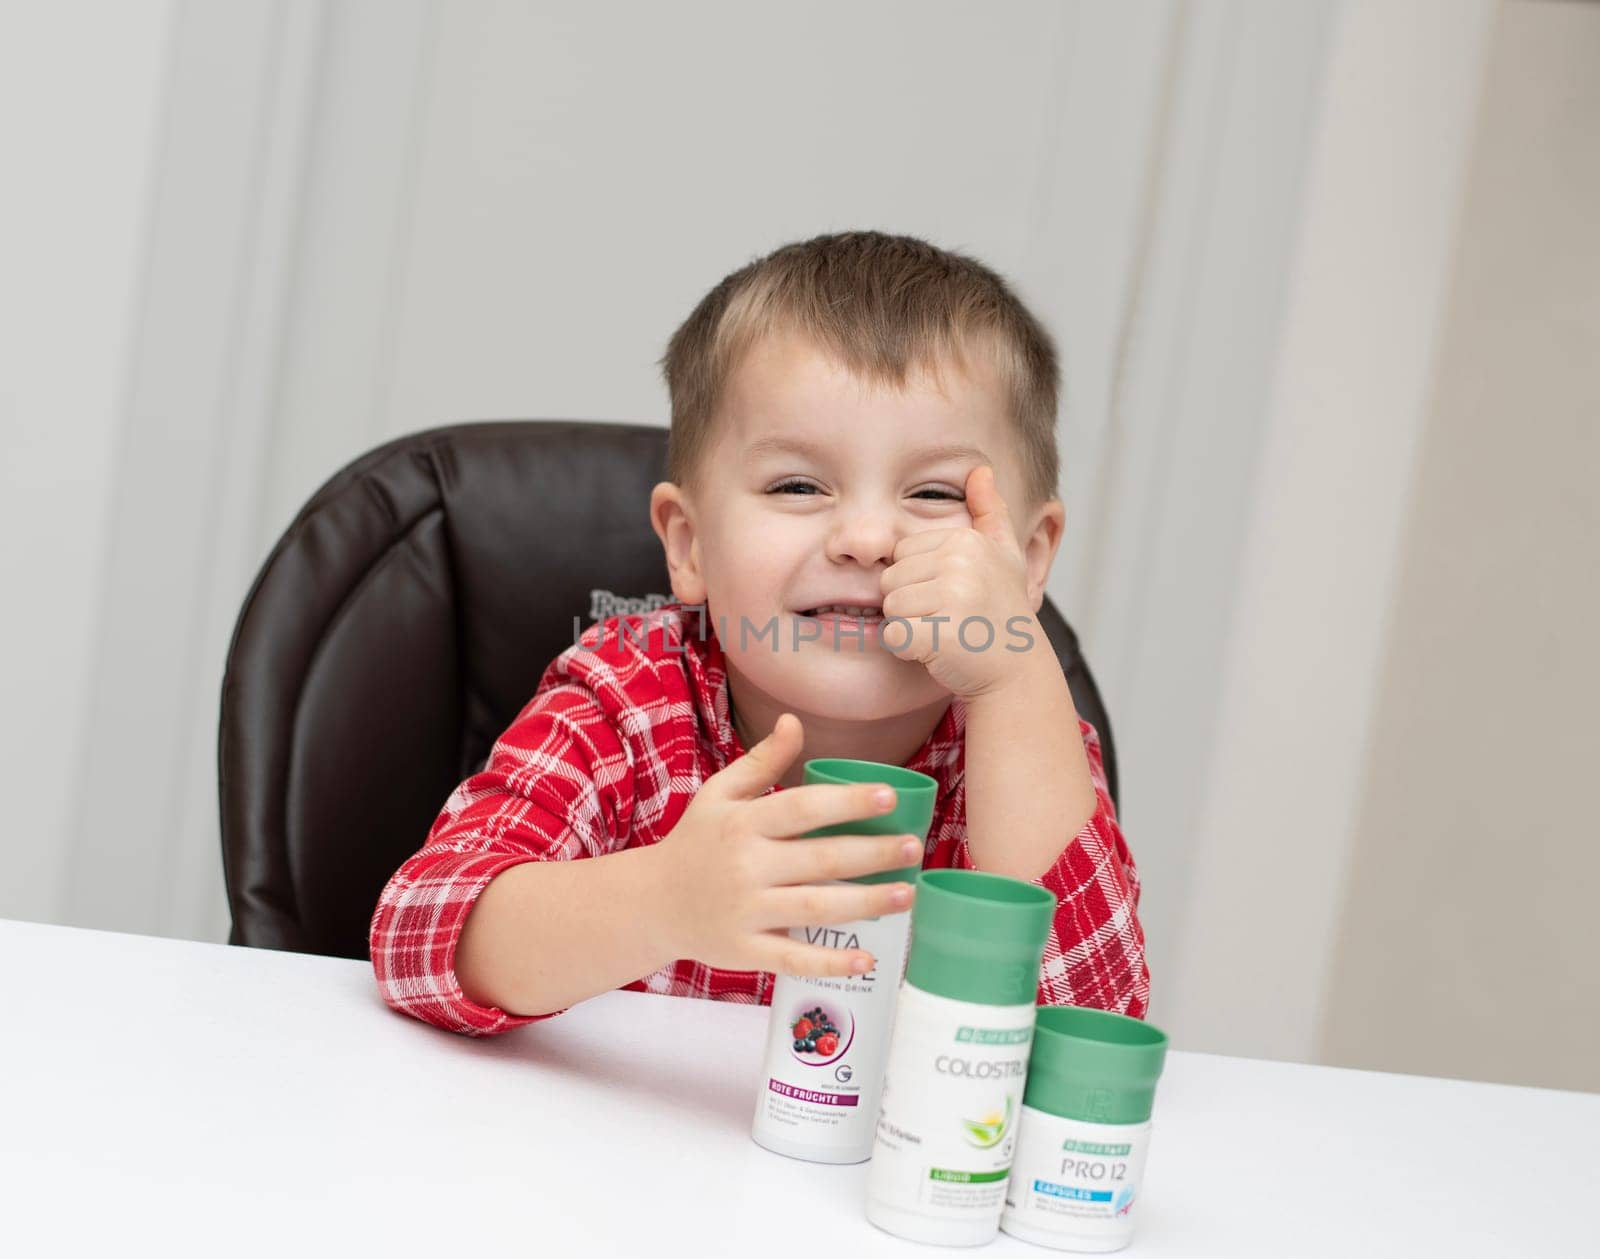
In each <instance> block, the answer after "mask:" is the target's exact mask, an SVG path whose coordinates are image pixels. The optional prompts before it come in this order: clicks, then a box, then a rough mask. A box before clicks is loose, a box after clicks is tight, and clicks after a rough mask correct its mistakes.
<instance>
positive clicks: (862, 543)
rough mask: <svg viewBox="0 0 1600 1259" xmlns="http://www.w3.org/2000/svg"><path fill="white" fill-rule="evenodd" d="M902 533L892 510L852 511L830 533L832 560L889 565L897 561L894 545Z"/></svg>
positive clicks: (842, 562) (869, 565)
mask: <svg viewBox="0 0 1600 1259" xmlns="http://www.w3.org/2000/svg"><path fill="white" fill-rule="evenodd" d="M899 537H900V534H899V531H898V528H897V527H896V524H895V521H894V517H893V514H892V513H888V512H878V511H857V512H851V513H850V514H849V515H848V516H844V517H841V518H840V519H839V520H838V522H837V523H836V524H835V526H834V528H833V531H832V532H831V533H830V534H829V535H828V545H827V548H826V550H827V554H828V558H829V559H830V560H833V561H835V562H837V563H840V564H844V563H848V562H850V561H852V560H853V561H854V562H855V563H857V564H860V565H862V566H863V567H865V568H872V567H875V566H876V565H878V564H884V565H887V564H889V563H891V562H893V560H894V546H895V543H896V542H897V541H898V540H899Z"/></svg>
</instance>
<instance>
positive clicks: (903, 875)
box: [802, 756, 939, 883]
mask: <svg viewBox="0 0 1600 1259" xmlns="http://www.w3.org/2000/svg"><path fill="white" fill-rule="evenodd" d="M812 783H846V784H852V783H887V784H888V785H889V786H891V787H893V788H894V794H895V804H894V808H893V809H891V810H890V811H889V812H888V813H874V814H873V815H872V816H871V817H864V818H860V819H858V820H856V821H853V822H840V823H839V824H837V825H835V826H820V827H818V828H817V829H816V830H814V831H807V832H806V833H805V835H804V836H802V838H804V839H810V838H812V837H813V836H818V835H899V834H907V835H915V836H917V838H919V839H923V840H926V839H927V838H928V827H929V825H930V824H931V823H932V822H933V805H934V801H935V800H936V799H937V798H938V795H939V783H938V781H937V780H936V779H933V778H929V777H928V775H926V774H919V773H918V772H917V771H916V770H914V769H906V768H905V767H904V766H902V765H885V764H882V763H880V762H878V761H853V760H850V759H849V758H848V757H842V756H822V757H817V758H816V759H815V760H810V761H807V762H806V763H805V784H806V786H810V785H811V784H812ZM921 869H922V863H921V862H920V861H919V862H917V863H916V864H915V865H910V866H905V867H903V868H901V869H899V870H880V871H879V872H878V873H876V874H863V875H862V876H861V877H860V878H857V879H851V880H850V882H852V883H902V882H903V883H915V882H916V881H917V873H918V872H919V871H920V870H921Z"/></svg>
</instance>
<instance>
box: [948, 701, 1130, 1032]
mask: <svg viewBox="0 0 1600 1259" xmlns="http://www.w3.org/2000/svg"><path fill="white" fill-rule="evenodd" d="M1078 726H1079V729H1080V730H1081V731H1082V733H1083V745H1084V751H1085V752H1087V753H1088V757H1089V777H1090V779H1091V780H1092V781H1093V783H1094V794H1095V809H1094V813H1093V814H1092V815H1091V816H1090V818H1089V820H1088V821H1087V822H1085V823H1084V824H1083V828H1082V829H1081V830H1080V831H1079V832H1078V833H1077V834H1076V835H1075V836H1073V838H1072V841H1071V842H1070V843H1069V844H1067V846H1066V848H1065V849H1063V850H1062V852H1061V855H1060V856H1059V857H1057V858H1056V860H1055V863H1054V864H1053V865H1051V867H1050V868H1049V869H1048V870H1046V871H1045V872H1044V873H1043V874H1042V875H1040V876H1039V877H1038V878H1036V879H1034V880H1033V882H1034V883H1036V884H1038V885H1039V886H1041V887H1043V888H1045V889H1046V890H1047V891H1049V892H1050V893H1052V894H1053V895H1054V896H1055V898H1056V914H1055V920H1054V922H1053V924H1052V925H1051V930H1050V936H1049V938H1048V939H1047V940H1046V941H1045V946H1044V961H1043V963H1042V964H1041V966H1040V968H1039V1002H1040V1004H1042V1005H1080V1006H1093V1007H1095V1008H1096V1009H1101V1010H1115V1011H1118V1012H1119V1013H1122V1014H1129V1015H1132V1016H1133V1017H1134V1018H1143V1017H1144V1014H1145V1010H1146V1009H1147V1008H1148V1007H1149V1004H1150V969H1149V967H1148V966H1147V965H1146V964H1145V956H1144V928H1143V927H1142V926H1140V925H1139V915H1138V909H1139V872H1138V870H1137V869H1136V868H1135V867H1134V864H1133V853H1132V852H1131V851H1130V850H1129V848H1128V843H1127V840H1126V839H1124V838H1123V835H1122V828H1121V827H1120V826H1119V825H1118V824H1117V811H1116V806H1115V805H1114V804H1113V803H1112V802H1111V793H1110V789H1109V788H1108V787H1107V785H1106V771H1105V760H1104V758H1103V756H1102V755H1101V752H1100V736H1099V734H1097V733H1096V732H1095V729H1094V727H1093V726H1091V725H1090V724H1089V723H1088V722H1087V721H1084V720H1083V719H1082V718H1079V719H1078ZM962 791H963V792H964V791H965V787H964V786H963V788H962ZM964 805H965V801H964V800H963V806H964ZM954 864H955V865H956V866H958V867H959V868H961V869H964V870H974V869H977V866H976V865H975V864H974V863H973V860H972V855H971V853H970V852H969V851H968V850H967V843H966V840H965V838H963V839H962V841H961V843H959V844H958V845H957V846H956V851H955V862H954Z"/></svg>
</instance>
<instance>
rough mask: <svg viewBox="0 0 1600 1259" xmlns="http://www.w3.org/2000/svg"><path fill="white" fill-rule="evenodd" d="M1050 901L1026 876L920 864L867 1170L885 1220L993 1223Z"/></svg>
mask: <svg viewBox="0 0 1600 1259" xmlns="http://www.w3.org/2000/svg"><path fill="white" fill-rule="evenodd" d="M1054 912H1055V897H1053V896H1052V895H1051V894H1050V893H1049V892H1047V891H1046V890H1045V889H1044V888H1042V887H1039V886H1037V885H1034V884H1030V883H1023V882H1021V881H1020V880H1018V879H1008V878H1004V877H1002V876H1000V875H994V874H983V873H979V872H977V871H971V870H925V871H923V874H922V878H921V880H920V881H919V884H918V889H917V902H916V907H915V909H914V910H913V912H912V925H911V934H912V941H911V953H910V959H909V962H908V965H907V970H906V978H905V983H904V984H903V985H902V987H901V993H900V1002H899V1006H898V1009H897V1013H896V1017H895V1026H894V1035H893V1038H892V1040H891V1043H890V1047H889V1064H888V1068H887V1072H886V1075H885V1081H884V1089H883V1100H882V1106H881V1109H880V1113H879V1117H878V1128H877V1134H876V1139H875V1142H874V1145H873V1149H872V1165H871V1167H870V1168H868V1170H867V1219H868V1220H870V1221H871V1222H872V1223H873V1224H875V1225H877V1226H878V1227H879V1228H881V1229H884V1230H885V1231H886V1232H890V1233H894V1234H895V1235H896V1236H899V1237H905V1238H908V1239H910V1240H912V1241H919V1242H932V1243H935V1244H938V1245H946V1246H977V1245H981V1244H983V1243H984V1242H987V1241H991V1240H992V1239H993V1238H994V1236H995V1234H996V1233H997V1232H998V1231H999V1228H1000V1213H1001V1211H1002V1210H1003V1209H1004V1206H1005V1193H1006V1181H1007V1177H1008V1175H1009V1173H1010V1168H1011V1159H1012V1154H1013V1150H1014V1144H1015V1132H1014V1129H1015V1125H1016V1121H1017V1117H1018V1114H1019V1113H1020V1111H1021V1107H1022V1096H1023V1089H1024V1086H1025V1084H1026V1080H1027V1073H1028V1056H1029V1051H1030V1048H1031V1046H1032V1042H1033V1026H1034V1014H1035V1001H1036V999H1037V993H1038V976H1039V962H1040V958H1041V957H1042V955H1043V953H1044V943H1045V938H1046V936H1047V934H1048V933H1049V930H1050V920H1051V917H1052V916H1053V914H1054Z"/></svg>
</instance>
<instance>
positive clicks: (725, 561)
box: [651, 335, 1062, 732]
mask: <svg viewBox="0 0 1600 1259" xmlns="http://www.w3.org/2000/svg"><path fill="white" fill-rule="evenodd" d="M941 383H942V386H943V389H942V392H941V389H940V384H941ZM714 433H715V436H714V438H713V442H712V445H711V448H710V449H709V451H708V452H707V455H706V458H705V460H704V463H703V464H702V467H701V472H700V479H699V484H698V486H697V487H696V489H695V491H694V492H693V494H692V495H691V493H689V492H687V491H685V490H683V489H681V488H680V487H679V486H676V485H674V484H672V483H671V482H663V483H661V484H660V485H658V486H656V488H655V491H654V493H653V495H652V499H651V517H652V520H653V522H654V524H655V527H656V531H657V533H658V534H659V535H660V536H661V539H662V542H663V544H664V545H665V547H666V551H667V561H668V566H669V569H670V571H671V574H672V590H673V594H674V596H675V597H676V598H678V599H680V600H681V601H682V602H684V603H689V604H704V605H706V609H707V616H708V618H709V620H710V625H711V627H712V628H713V629H714V630H715V631H716V632H717V634H718V636H719V638H720V639H721V640H722V646H723V650H724V652H725V654H726V656H727V664H728V670H729V674H730V685H731V686H732V687H733V689H734V698H735V705H736V707H737V708H738V709H739V710H740V712H742V713H745V714H747V715H754V713H759V714H760V716H758V717H756V720H757V721H760V720H761V717H765V716H770V717H771V718H773V719H775V718H776V715H777V714H778V713H780V712H783V711H786V710H787V711H791V712H794V713H796V714H797V715H799V716H800V717H801V718H802V720H805V719H806V718H807V717H812V718H823V719H827V720H834V721H839V722H860V721H881V720H884V719H886V718H891V717H896V716H903V715H907V714H912V713H915V712H918V711H920V710H931V711H934V712H942V711H943V708H944V706H945V705H946V704H947V702H948V700H949V698H950V693H949V692H948V691H947V690H945V689H944V688H943V687H942V686H940V685H939V684H938V683H937V682H935V681H934V680H933V678H932V676H931V675H930V674H929V673H928V671H927V669H926V668H924V667H923V666H922V665H921V664H919V663H917V662H916V661H910V660H902V659H900V658H899V657H897V656H895V655H894V654H893V653H892V652H890V651H889V650H888V649H887V648H886V647H884V646H883V645H882V644H881V643H880V642H879V641H878V639H877V637H876V635H872V636H870V637H868V638H867V639H866V641H865V645H864V647H863V646H862V645H861V644H860V640H859V639H858V637H857V636H856V635H855V634H852V633H840V634H838V636H837V637H838V642H837V646H836V645H835V641H834V639H835V631H834V630H833V628H832V626H831V625H830V624H829V623H827V622H822V623H821V628H822V634H821V637H820V638H817V639H815V640H808V639H807V637H806V636H807V635H808V634H811V633H814V632H815V631H816V629H817V623H816V622H815V621H812V622H811V623H810V624H800V622H801V621H802V618H804V617H805V614H806V613H808V612H810V611H811V610H814V609H816V608H817V607H819V605H824V604H831V603H843V604H863V605H871V606H875V607H880V608H881V605H882V603H883V593H882V588H881V585H880V580H879V579H880V576H881V574H882V573H883V572H884V570H885V569H887V568H888V567H889V566H890V565H891V564H892V563H894V549H895V544H896V543H897V542H899V541H900V540H901V539H902V538H905V537H908V536H910V535H911V534H914V533H919V532H922V531H924V530H929V529H951V528H956V527H962V528H970V527H971V525H972V518H971V517H970V516H969V515H968V513H967V510H966V506H965V503H964V487H965V484H966V479H967V474H968V473H969V472H971V471H972V469H973V468H975V467H978V466H979V465H980V464H983V463H988V464H990V465H991V466H992V467H993V468H994V470H995V478H996V483H997V485H998V488H999V491H1000V494H1001V495H1002V497H1003V498H1004V499H1005V501H1006V506H1007V507H1008V508H1009V509H1010V512H1011V517H1012V519H1013V521H1015V522H1016V526H1017V529H1018V538H1017V541H1018V544H1019V545H1020V546H1021V547H1022V550H1023V553H1024V555H1025V557H1026V559H1027V566H1028V578H1029V593H1030V595H1031V597H1032V599H1033V608H1034V610H1035V611H1037V610H1038V607H1039V604H1040V602H1041V600H1042V597H1043V589H1044V580H1045V576H1046V574H1047V573H1048V571H1049V567H1050V562H1051V560H1052V559H1053V557H1054V554H1055V549H1056V546H1057V544H1058V543H1059V541H1060V532H1061V517H1062V509H1061V504H1060V502H1059V501H1058V500H1055V499H1052V500H1050V501H1049V502H1048V503H1046V504H1044V505H1042V506H1040V507H1038V508H1036V509H1035V510H1034V511H1033V512H1032V513H1030V514H1028V515H1024V508H1025V506H1026V504H1025V502H1024V499H1023V475H1022V467H1021V461H1020V458H1019V456H1018V453H1017V449H1016V439H1015V437H1014V436H1013V433H1012V422H1011V420H1010V419H1009V418H1008V417H1007V414H1006V409H1005V403H1004V400H1003V398H1002V396H1001V393H1000V391H999V389H998V387H997V385H996V383H995V381H994V380H993V379H992V373H991V372H990V371H989V370H988V368H987V366H986V365H984V366H982V367H978V366H975V367H974V377H973V378H968V377H967V376H965V375H963V374H962V373H961V372H959V371H958V370H956V369H955V368H954V367H953V366H951V367H948V368H947V369H946V370H945V371H944V373H943V379H942V382H940V381H936V380H934V379H933V378H932V377H930V376H927V375H921V376H913V377H911V378H910V379H908V382H907V387H906V389H905V391H904V392H899V391H897V390H895V389H894V388H892V387H883V388H874V387H869V386H867V385H865V384H864V383H863V382H862V381H861V380H860V379H859V378H857V377H855V376H853V375H851V374H850V372H849V371H848V369H846V368H845V367H843V366H842V365H840V364H839V363H837V362H836V361H834V360H833V359H831V358H829V357H827V356H826V355H824V354H823V353H822V352H821V351H820V350H818V349H817V348H815V347H814V346H813V345H812V344H811V343H810V342H809V341H807V340H805V339H804V338H801V337H798V336H789V335H785V336H782V337H778V336H774V337H770V338H768V339H766V340H764V341H762V342H760V343H758V344H757V345H756V346H754V347H753V348H752V349H751V350H750V352H749V353H748V354H747V355H746V356H745V358H744V360H743V362H742V363H741V364H740V365H739V367H738V370H737V371H736V372H735V374H734V376H733V377H732V379H731V380H730V381H729V385H728V388H727V389H726V391H725V396H724V398H723V400H722V404H721V407H720V409H719V412H718V414H717V416H716V417H715V420H714ZM746 626H748V628H747V629H745V628H744V627H746ZM774 626H775V627H776V643H775V644H774V634H773V632H772V627H774ZM797 629H798V631H799V633H798V634H797ZM955 629H956V627H955V626H954V625H941V626H940V627H939V633H940V640H941V642H943V641H949V640H953V635H954V634H955ZM742 630H743V633H741V631H742ZM995 631H996V640H995V644H994V646H992V647H991V648H990V650H1001V649H1003V646H1004V644H1005V643H1006V642H1008V641H1010V640H1009V639H1008V637H1007V634H1006V627H1005V626H1003V625H1002V626H996V627H995ZM758 632H760V633H762V634H764V635H765V636H764V637H762V638H760V639H758V638H757V637H756V635H757V633H758ZM947 636H949V638H947ZM741 637H743V638H744V639H745V641H743V642H741ZM797 638H799V639H800V640H801V641H800V642H799V646H798V649H796V640H797ZM890 640H891V641H892V642H894V643H895V644H897V645H898V644H899V643H901V642H902V641H903V633H901V632H897V631H895V630H894V629H891V631H890ZM761 725H762V730H763V732H764V731H765V730H766V729H770V725H769V724H767V723H766V722H764V721H762V722H761Z"/></svg>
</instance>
